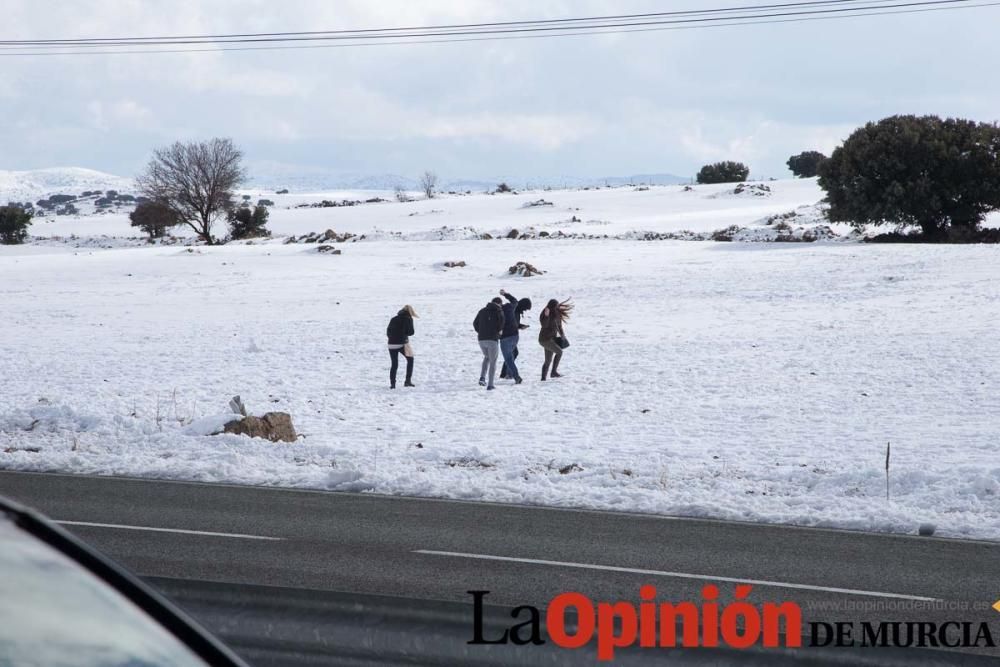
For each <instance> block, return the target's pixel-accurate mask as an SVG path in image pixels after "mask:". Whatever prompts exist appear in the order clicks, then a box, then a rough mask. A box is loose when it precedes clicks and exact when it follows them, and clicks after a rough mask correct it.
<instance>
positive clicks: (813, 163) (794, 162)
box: [785, 151, 829, 178]
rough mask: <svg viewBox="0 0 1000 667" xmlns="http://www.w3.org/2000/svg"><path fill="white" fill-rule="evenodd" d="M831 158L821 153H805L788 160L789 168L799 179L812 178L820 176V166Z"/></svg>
mask: <svg viewBox="0 0 1000 667" xmlns="http://www.w3.org/2000/svg"><path fill="white" fill-rule="evenodd" d="M828 159H829V158H828V157H826V156H825V155H823V154H822V153H820V152H819V151H805V152H804V153H799V154H798V155H793V156H792V157H790V158H788V162H786V163H785V164H787V165H788V168H789V169H790V170H791V171H792V174H794V175H795V176H798V177H799V178H812V177H813V176H818V175H819V166H820V165H821V164H823V163H824V162H826V160H828Z"/></svg>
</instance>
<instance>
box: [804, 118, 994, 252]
mask: <svg viewBox="0 0 1000 667" xmlns="http://www.w3.org/2000/svg"><path fill="white" fill-rule="evenodd" d="M819 176H820V178H819V184H820V186H821V187H822V188H823V189H824V190H825V191H826V195H827V196H826V199H827V202H829V204H830V209H829V213H828V215H829V218H830V220H832V221H835V222H850V223H853V224H854V225H856V226H862V225H866V224H871V225H884V224H891V225H897V226H902V225H917V226H919V227H920V229H921V231H922V233H923V236H924V238H925V239H926V240H930V241H941V240H947V239H948V238H953V239H956V240H959V239H962V238H971V237H973V236H974V235H975V233H976V232H977V230H978V229H979V225H980V223H981V222H982V220H983V217H984V216H985V215H986V214H987V213H989V212H990V211H993V210H996V209H997V208H1000V128H998V126H997V125H996V124H991V123H976V122H975V121H971V120H964V119H959V118H948V119H944V120H942V119H941V118H939V117H938V116H892V117H890V118H885V119H883V120H880V121H878V122H877V123H868V124H867V125H865V126H864V127H861V128H858V129H857V130H855V131H854V133H853V134H851V136H850V137H848V138H847V140H846V141H845V142H844V145H843V146H840V147H839V148H837V149H836V150H835V151H834V152H833V155H831V156H830V159H829V160H827V161H826V162H824V163H823V164H822V165H821V166H820V172H819Z"/></svg>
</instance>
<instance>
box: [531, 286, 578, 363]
mask: <svg viewBox="0 0 1000 667" xmlns="http://www.w3.org/2000/svg"><path fill="white" fill-rule="evenodd" d="M572 310H573V304H572V303H570V301H569V299H567V300H566V301H563V302H562V303H559V301H558V300H556V299H550V300H549V302H548V304H546V306H545V308H544V309H542V312H541V313H540V314H539V316H538V321H539V322H540V323H541V325H542V327H541V329H539V331H538V344H539V345H541V346H542V347H543V348H544V349H545V363H543V364H542V382H544V381H545V380H546V379H547V377H548V373H549V364H550V363H551V364H552V377H554V378H557V377H562V375H561V374H560V373H559V361H560V360H561V359H562V354H563V345H560V344H559V343H560V342H564V341H565V340H566V333H565V331H563V322H565V321H566V320H568V319H569V314H570V312H572Z"/></svg>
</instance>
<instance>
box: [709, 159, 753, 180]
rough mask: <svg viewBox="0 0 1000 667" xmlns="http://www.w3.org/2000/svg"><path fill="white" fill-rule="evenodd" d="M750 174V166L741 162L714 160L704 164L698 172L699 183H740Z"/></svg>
mask: <svg viewBox="0 0 1000 667" xmlns="http://www.w3.org/2000/svg"><path fill="white" fill-rule="evenodd" d="M749 175H750V167H748V166H746V165H745V164H743V163H742V162H733V161H731V160H726V161H725V162H716V163H714V164H706V165H705V166H704V167H702V168H701V171H699V172H698V182H699V183H742V182H743V181H745V180H747V176H749Z"/></svg>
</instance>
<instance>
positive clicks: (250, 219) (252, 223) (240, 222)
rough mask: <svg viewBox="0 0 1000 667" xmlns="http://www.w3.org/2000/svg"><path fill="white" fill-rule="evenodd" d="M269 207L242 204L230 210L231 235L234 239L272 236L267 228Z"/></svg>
mask: <svg viewBox="0 0 1000 667" xmlns="http://www.w3.org/2000/svg"><path fill="white" fill-rule="evenodd" d="M269 215H270V214H269V212H268V210H267V207H265V206H254V207H253V209H251V208H250V207H249V206H240V207H239V208H236V209H231V210H230V211H229V236H230V237H231V238H233V239H234V240H239V239H252V238H258V237H261V236H270V235H271V232H270V231H268V229H267V218H268V216H269Z"/></svg>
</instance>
